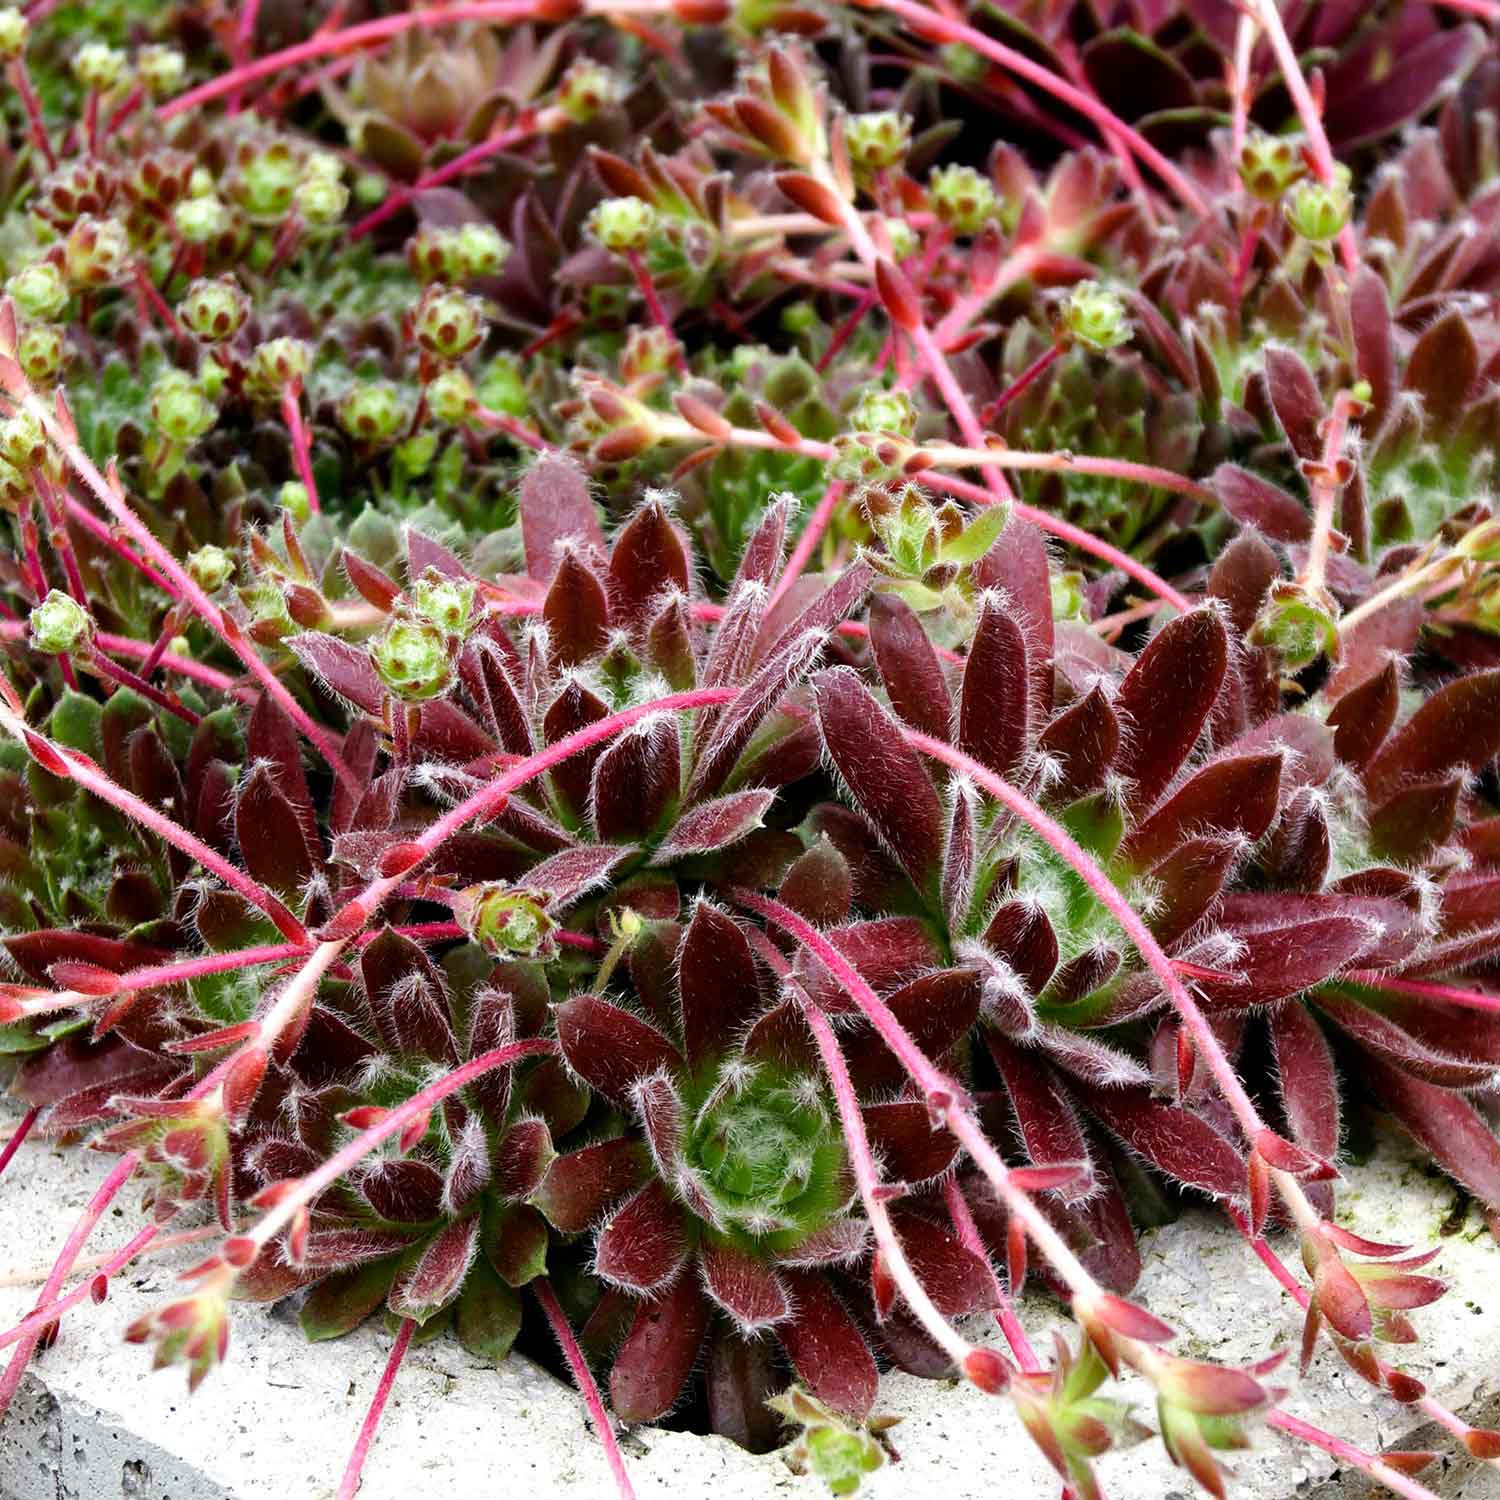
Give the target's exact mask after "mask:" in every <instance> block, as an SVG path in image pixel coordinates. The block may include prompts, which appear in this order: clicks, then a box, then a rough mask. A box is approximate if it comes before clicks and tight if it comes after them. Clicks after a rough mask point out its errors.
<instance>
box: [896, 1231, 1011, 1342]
mask: <svg viewBox="0 0 1500 1500" xmlns="http://www.w3.org/2000/svg"><path fill="white" fill-rule="evenodd" d="M891 1222H892V1225H893V1227H894V1228H895V1230H896V1233H897V1236H898V1237H899V1238H900V1240H901V1244H902V1247H903V1248H904V1249H905V1251H906V1255H907V1259H908V1260H909V1261H910V1262H911V1267H912V1270H913V1271H915V1272H916V1275H917V1280H918V1281H920V1282H921V1283H922V1286H923V1287H924V1288H925V1289H926V1291H927V1294H928V1295H929V1296H930V1297H931V1298H932V1300H933V1303H934V1304H935V1305H936V1307H937V1309H938V1311H939V1312H941V1313H942V1314H943V1316H944V1317H949V1318H958V1317H963V1316H965V1315H966V1314H968V1313H975V1312H985V1311H987V1310H988V1309H989V1308H991V1307H993V1306H994V1305H995V1284H994V1278H993V1277H992V1276H991V1274H990V1268H989V1267H988V1266H987V1265H986V1264H985V1262H984V1261H983V1260H981V1259H980V1257H979V1256H977V1255H975V1254H974V1252H973V1251H972V1250H969V1249H967V1248H966V1247H965V1246H964V1245H963V1243H962V1242H961V1241H960V1240H959V1238H958V1236H957V1235H955V1234H954V1233H953V1232H952V1231H951V1230H949V1229H946V1228H944V1227H943V1226H942V1225H940V1224H936V1223H934V1222H933V1221H932V1220H931V1219H928V1218H925V1217H923V1216H922V1215H920V1214H915V1213H911V1212H908V1211H905V1210H901V1209H897V1210H894V1211H893V1212H892V1214H891Z"/></svg>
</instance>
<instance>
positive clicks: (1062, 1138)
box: [984, 1027, 1094, 1202]
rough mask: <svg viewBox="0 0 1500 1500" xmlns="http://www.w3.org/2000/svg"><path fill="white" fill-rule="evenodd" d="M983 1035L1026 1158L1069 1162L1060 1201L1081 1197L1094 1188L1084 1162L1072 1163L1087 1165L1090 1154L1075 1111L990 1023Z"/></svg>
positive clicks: (1048, 1075) (1050, 1078)
mask: <svg viewBox="0 0 1500 1500" xmlns="http://www.w3.org/2000/svg"><path fill="white" fill-rule="evenodd" d="M984 1040H985V1045H986V1046H987V1047H988V1048H989V1051H990V1056H991V1057H993V1058H994V1060H995V1066H996V1067H997V1068H998V1069H999V1071H1000V1077H1001V1080H1002V1081H1003V1083H1004V1084H1005V1091H1006V1093H1007V1094H1008V1095H1009V1097H1010V1103H1011V1108H1012V1110H1013V1111H1014V1112H1015V1117H1016V1124H1017V1126H1018V1127H1019V1129H1020V1132H1021V1140H1022V1143H1023V1144H1024V1145H1025V1147H1026V1155H1027V1157H1028V1158H1029V1159H1030V1160H1031V1161H1033V1162H1035V1163H1036V1164H1037V1165H1039V1166H1050V1165H1053V1164H1057V1163H1067V1164H1069V1165H1070V1166H1072V1167H1073V1168H1074V1174H1073V1177H1074V1179H1076V1180H1070V1182H1069V1185H1068V1190H1067V1191H1066V1192H1064V1193H1063V1198H1064V1201H1067V1202H1071V1201H1073V1200H1075V1199H1082V1198H1087V1197H1088V1196H1089V1194H1090V1193H1091V1192H1092V1191H1093V1190H1094V1181H1093V1174H1092V1172H1091V1171H1090V1170H1089V1169H1088V1167H1087V1166H1086V1165H1085V1167H1084V1168H1083V1169H1082V1170H1081V1171H1080V1170H1078V1164H1079V1163H1085V1164H1087V1163H1088V1162H1089V1160H1090V1157H1091V1156H1092V1153H1091V1152H1090V1150H1089V1146H1088V1140H1087V1138H1086V1137H1085V1136H1084V1133H1083V1126H1082V1124H1081V1123H1080V1121H1079V1119H1078V1115H1077V1112H1076V1111H1075V1110H1074V1108H1073V1105H1072V1103H1071V1102H1070V1100H1069V1099H1068V1097H1067V1095H1066V1094H1065V1093H1064V1091H1063V1090H1062V1088H1061V1087H1060V1086H1059V1082H1058V1080H1057V1078H1056V1077H1055V1075H1054V1074H1053V1073H1052V1071H1051V1069H1050V1068H1044V1067H1039V1066H1038V1065H1037V1062H1036V1059H1035V1058H1034V1057H1032V1056H1028V1055H1027V1053H1025V1052H1023V1051H1022V1050H1021V1049H1020V1048H1019V1047H1017V1046H1015V1045H1014V1044H1012V1043H1011V1042H1009V1041H1007V1040H1006V1039H1005V1038H1004V1037H1002V1036H1001V1035H1000V1034H999V1033H998V1032H996V1031H995V1030H994V1029H993V1028H991V1027H986V1028H985V1033H984Z"/></svg>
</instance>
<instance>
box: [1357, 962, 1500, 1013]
mask: <svg viewBox="0 0 1500 1500" xmlns="http://www.w3.org/2000/svg"><path fill="white" fill-rule="evenodd" d="M1343 977H1344V978H1345V979H1352V980H1353V981H1354V982H1355V984H1362V985H1365V986H1366V987H1367V988H1368V989H1372V990H1384V991H1385V992H1386V993H1387V994H1390V995H1415V996H1417V997H1418V998H1419V999H1423V1000H1446V1001H1448V1002H1449V1004H1451V1005H1462V1006H1466V1007H1467V1008H1468V1009H1469V1010H1489V1011H1500V995H1486V994H1485V993H1484V992H1483V991H1482V990H1461V989H1458V988H1456V987H1455V986H1453V985H1451V984H1427V983H1425V982H1424V981H1422V980H1420V979H1393V978H1391V977H1390V976H1389V975H1387V974H1377V973H1375V972H1374V971H1373V970H1371V969H1351V970H1350V971H1349V972H1348V973H1347V974H1345V975H1344V976H1343Z"/></svg>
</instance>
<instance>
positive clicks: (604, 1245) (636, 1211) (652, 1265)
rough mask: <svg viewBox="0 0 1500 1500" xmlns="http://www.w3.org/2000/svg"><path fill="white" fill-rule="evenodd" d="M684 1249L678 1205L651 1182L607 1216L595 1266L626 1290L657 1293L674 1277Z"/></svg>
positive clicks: (683, 1235) (681, 1262) (684, 1255)
mask: <svg viewBox="0 0 1500 1500" xmlns="http://www.w3.org/2000/svg"><path fill="white" fill-rule="evenodd" d="M687 1253H688V1243H687V1236H686V1233H685V1232H684V1229H683V1223H682V1209H681V1208H680V1207H679V1206H678V1205H677V1204H676V1203H674V1202H673V1201H672V1199H671V1198H670V1197H669V1196H668V1194H667V1190H666V1188H665V1187H664V1186H663V1185H662V1184H661V1183H660V1182H654V1181H653V1182H648V1183H647V1184H646V1186H645V1187H643V1188H641V1189H640V1191H639V1192H637V1193H636V1194H635V1195H634V1196H633V1197H631V1198H628V1199H627V1200H626V1201H625V1202H624V1203H623V1204H622V1205H621V1206H620V1208H618V1209H617V1210H616V1211H615V1212H614V1213H613V1214H612V1215H611V1216H610V1217H609V1218H608V1219H607V1220H605V1222H604V1225H603V1227H602V1228H601V1229H600V1230H599V1239H598V1242H597V1245H596V1247H595V1251H594V1270H595V1271H596V1272H597V1273H598V1274H599V1275H600V1276H602V1277H603V1278H604V1279H605V1280H606V1281H608V1282H610V1283H611V1284H613V1285H615V1286H620V1287H624V1288H625V1290H626V1291H631V1292H641V1293H652V1292H658V1291H660V1290H661V1289H662V1288H663V1287H665V1286H667V1285H668V1284H669V1283H671V1282H672V1281H673V1280H675V1279H676V1277H677V1275H678V1273H679V1272H680V1271H681V1270H682V1266H683V1262H684V1261H685V1260H686V1259H687Z"/></svg>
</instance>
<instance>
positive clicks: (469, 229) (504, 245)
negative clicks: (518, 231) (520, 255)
mask: <svg viewBox="0 0 1500 1500" xmlns="http://www.w3.org/2000/svg"><path fill="white" fill-rule="evenodd" d="M448 253H449V255H450V256H451V257H452V262H453V265H454V267H455V269H456V270H457V273H458V275H459V276H460V277H472V276H498V275H499V274H500V272H501V270H502V269H503V267H504V265H505V262H506V261H507V260H509V259H510V241H509V240H508V239H506V238H505V236H504V235H503V234H501V233H500V231H499V230H498V229H496V228H494V227H493V225H490V224H462V225H460V226H459V228H458V229H457V231H456V232H455V233H454V234H453V236H452V239H451V246H450V249H449V252H448Z"/></svg>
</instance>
